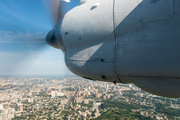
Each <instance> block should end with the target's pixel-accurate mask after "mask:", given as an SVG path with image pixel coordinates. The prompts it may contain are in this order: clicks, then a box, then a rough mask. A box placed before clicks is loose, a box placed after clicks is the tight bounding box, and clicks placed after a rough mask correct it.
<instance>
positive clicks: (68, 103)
mask: <svg viewBox="0 0 180 120" xmlns="http://www.w3.org/2000/svg"><path fill="white" fill-rule="evenodd" d="M78 90H79V88H77V89H76V90H75V92H74V95H73V96H72V97H70V98H69V100H68V102H67V105H66V108H69V106H70V104H71V101H72V99H73V98H74V97H75V95H76V93H77V92H78Z"/></svg>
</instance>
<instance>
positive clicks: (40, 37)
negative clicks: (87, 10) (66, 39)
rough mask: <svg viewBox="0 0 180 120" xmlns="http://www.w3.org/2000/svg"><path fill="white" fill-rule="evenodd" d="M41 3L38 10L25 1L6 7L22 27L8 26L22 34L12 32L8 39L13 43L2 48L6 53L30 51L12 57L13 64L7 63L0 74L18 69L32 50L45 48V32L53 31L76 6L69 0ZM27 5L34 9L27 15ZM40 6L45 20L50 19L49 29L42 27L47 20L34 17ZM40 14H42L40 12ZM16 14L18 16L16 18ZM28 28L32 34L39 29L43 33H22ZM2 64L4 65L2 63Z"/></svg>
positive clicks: (34, 5) (50, 0)
mask: <svg viewBox="0 0 180 120" xmlns="http://www.w3.org/2000/svg"><path fill="white" fill-rule="evenodd" d="M37 2H39V3H40V1H37ZM41 2H42V3H43V4H42V3H41V7H39V8H38V6H36V4H32V3H33V2H32V1H26V2H24V1H21V3H22V5H18V3H16V2H13V1H11V2H9V3H10V4H8V5H9V8H10V9H12V10H11V12H12V16H15V17H16V18H17V21H18V22H19V23H20V19H23V22H22V25H20V26H18V24H17V25H16V24H15V23H14V24H12V25H9V26H10V27H11V28H13V29H14V28H16V31H18V30H19V29H20V31H22V32H20V33H19V32H16V31H15V32H13V33H12V34H13V36H12V34H11V36H12V38H8V39H10V42H13V44H12V45H11V46H10V45H9V46H8V47H9V48H8V47H4V48H5V49H6V50H7V51H8V50H9V49H12V48H13V49H14V51H15V50H16V49H17V51H22V48H23V50H24V51H30V53H29V54H27V53H26V52H22V54H20V55H19V54H17V55H15V54H14V57H13V58H12V59H13V60H12V61H13V62H12V63H7V65H6V67H5V68H3V69H2V72H3V71H5V72H6V73H7V72H12V71H16V69H15V68H16V67H19V64H21V63H23V62H24V60H25V59H27V58H28V59H29V57H30V56H31V55H32V53H31V52H32V50H33V51H34V50H35V51H37V49H42V48H45V46H47V44H46V40H47V38H46V36H47V34H46V32H45V31H46V30H48V31H53V30H54V29H55V27H56V24H57V23H58V21H59V20H60V19H61V18H62V17H63V16H64V15H65V14H66V13H67V12H68V11H69V10H70V9H71V8H72V6H73V7H75V6H76V5H77V4H75V5H72V4H71V2H70V1H69V0H42V1H41ZM11 4H12V5H15V8H17V9H18V11H16V9H15V10H13V9H14V8H11ZM29 5H31V8H35V9H32V10H31V14H30V13H28V12H29V11H26V7H29ZM0 6H1V5H0ZM42 6H44V8H45V11H46V14H47V16H48V17H49V18H47V19H50V21H51V27H50V26H49V27H47V24H45V25H43V22H44V21H46V22H44V23H47V20H43V19H40V17H36V15H38V12H39V10H40V11H42ZM1 7H2V9H4V11H5V10H6V9H7V8H6V7H4V6H1ZM8 10H9V9H8ZM0 12H1V9H0ZM5 12H6V11H5ZM18 12H23V15H21V13H18ZM40 13H41V14H42V12H40ZM16 14H18V16H16ZM26 15H27V16H26ZM41 16H42V15H41ZM44 16H46V15H44ZM44 18H45V17H44ZM35 19H37V20H35ZM8 20H9V21H10V19H9V18H8ZM32 21H37V23H35V22H32ZM0 22H1V21H0ZM15 22H16V21H15ZM40 22H41V23H40ZM23 23H25V25H23ZM26 26H27V27H26ZM35 26H36V27H35ZM11 28H10V30H11ZM29 28H30V29H31V31H35V32H34V33H36V31H41V29H42V30H43V31H44V32H45V33H42V34H39V33H37V34H34V33H33V34H32V33H30V32H28V33H26V32H24V31H29ZM2 29H6V28H2V27H1V30H2ZM33 29H34V30H33ZM51 29H52V30H51ZM2 33H3V32H1V31H0V34H2ZM49 33H52V35H51V36H50V38H49V39H52V38H53V35H54V31H53V32H49ZM4 36H5V39H4V40H6V38H7V36H8V35H7V33H6V34H4ZM9 36H10V35H9ZM15 38H16V39H15ZM0 39H1V38H0ZM20 39H21V40H20ZM5 42H7V44H9V43H8V42H9V41H7V40H6V41H5ZM54 42H55V41H54ZM14 43H16V44H15V45H14ZM1 46H2V45H1ZM10 47H11V48H10ZM33 54H34V53H33ZM31 57H32V56H31ZM1 59H2V58H1ZM3 59H4V61H5V59H8V58H3ZM30 59H31V58H30ZM2 64H4V63H2ZM1 66H2V65H1ZM0 72H1V69H0Z"/></svg>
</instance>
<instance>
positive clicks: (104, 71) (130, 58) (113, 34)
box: [52, 0, 180, 97]
mask: <svg viewBox="0 0 180 120" xmlns="http://www.w3.org/2000/svg"><path fill="white" fill-rule="evenodd" d="M139 2H140V1H139V0H130V1H129V0H128V1H125V0H123V2H122V0H116V2H115V3H114V1H112V0H98V1H97V0H88V1H86V2H85V3H83V4H81V5H80V6H77V7H75V8H74V9H72V10H71V11H69V12H68V13H67V14H66V15H65V16H64V18H63V19H61V20H60V21H59V22H58V24H57V26H56V29H55V31H54V32H52V33H53V34H55V37H56V43H57V45H54V46H55V47H56V46H58V47H59V48H61V50H62V51H63V52H64V53H65V62H66V65H67V67H68V68H69V70H70V71H71V72H73V73H75V74H76V75H78V76H82V77H84V78H88V79H91V80H101V81H106V82H117V83H118V82H119V83H134V84H135V85H137V86H138V87H140V88H142V89H143V90H145V91H147V92H150V93H152V94H156V95H160V96H165V97H180V94H179V93H180V87H179V86H180V74H179V71H180V67H179V66H180V61H179V60H180V54H178V53H177V51H179V44H180V35H179V34H178V33H179V31H180V27H179V26H180V22H179V19H180V16H178V15H179V9H180V8H178V7H174V6H173V5H174V4H172V3H173V1H172V0H164V1H158V2H157V3H156V4H153V3H152V2H148V0H146V1H142V2H141V3H139ZM169 2H170V3H171V4H170V5H169ZM130 3H131V4H130ZM176 3H177V4H180V2H179V1H176ZM119 6H120V7H119ZM160 6H165V8H162V9H160V10H158V8H160ZM177 6H178V5H177ZM179 6H180V5H179ZM119 8H120V10H119ZM146 8H148V14H145V15H147V16H148V17H143V15H144V13H143V12H144V11H145V10H144V9H146ZM154 8H156V9H157V11H158V12H157V13H156V12H154V11H156V9H154ZM176 9H178V10H176ZM151 10H152V11H151ZM173 10H176V11H177V13H176V14H175V15H173V14H174V11H173ZM82 11H83V12H82ZM164 11H166V12H164ZM138 12H140V13H138ZM142 13H143V14H142ZM154 13H155V14H156V15H155V16H156V17H154ZM161 13H163V14H161ZM169 13H170V15H169ZM159 14H160V15H159ZM172 16H173V18H172ZM167 26H169V27H167ZM177 26H178V27H177ZM174 29H176V30H175V31H173V30H174ZM175 51H176V54H175Z"/></svg>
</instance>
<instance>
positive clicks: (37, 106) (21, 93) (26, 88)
mask: <svg viewBox="0 0 180 120" xmlns="http://www.w3.org/2000/svg"><path fill="white" fill-rule="evenodd" d="M167 89H168V88H167ZM0 96H1V97H0V120H11V119H13V120H21V119H22V120H23V119H27V120H28V119H29V120H51V119H54V120H56V119H59V120H89V119H92V120H103V119H106V120H124V119H144V120H146V119H150V120H151V119H152V120H153V119H157V120H170V119H172V120H173V119H179V118H180V117H179V116H180V109H179V106H180V99H178V98H164V97H159V96H156V95H152V94H149V93H147V92H144V91H143V90H141V89H140V88H138V87H136V86H134V85H131V84H126V85H124V84H113V83H108V82H99V81H90V80H86V79H83V78H80V77H66V78H60V77H0Z"/></svg>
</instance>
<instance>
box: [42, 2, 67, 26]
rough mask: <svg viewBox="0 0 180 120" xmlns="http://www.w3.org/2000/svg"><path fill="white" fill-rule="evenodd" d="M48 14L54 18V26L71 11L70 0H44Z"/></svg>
mask: <svg viewBox="0 0 180 120" xmlns="http://www.w3.org/2000/svg"><path fill="white" fill-rule="evenodd" d="M43 3H44V6H45V8H46V12H47V14H49V16H50V18H51V19H52V23H53V26H55V25H56V24H57V22H58V21H59V19H60V18H61V17H63V16H64V15H65V14H66V12H68V11H69V4H70V0H43Z"/></svg>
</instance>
